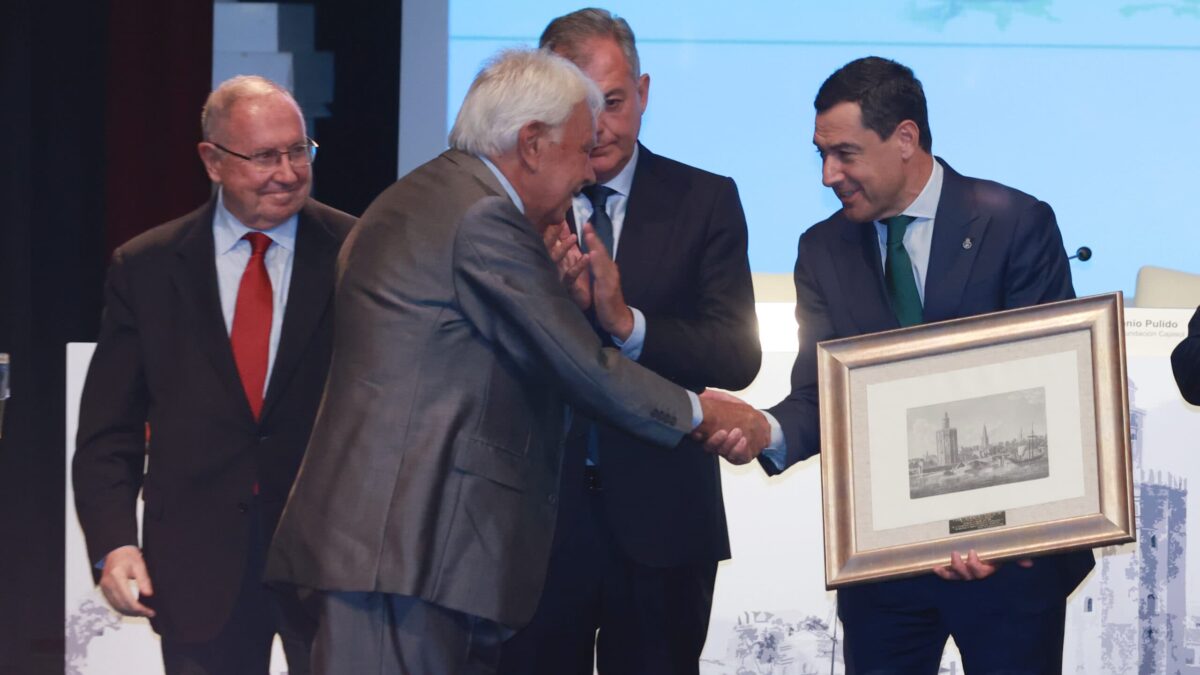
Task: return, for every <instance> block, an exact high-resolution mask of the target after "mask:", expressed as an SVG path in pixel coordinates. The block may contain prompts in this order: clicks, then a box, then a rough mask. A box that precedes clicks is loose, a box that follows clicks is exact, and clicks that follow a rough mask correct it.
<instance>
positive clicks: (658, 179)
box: [616, 145, 684, 304]
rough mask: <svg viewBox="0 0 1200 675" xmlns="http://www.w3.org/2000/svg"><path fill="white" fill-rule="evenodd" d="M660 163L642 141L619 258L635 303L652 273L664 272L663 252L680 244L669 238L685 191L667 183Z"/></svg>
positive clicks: (623, 280) (628, 292) (623, 281)
mask: <svg viewBox="0 0 1200 675" xmlns="http://www.w3.org/2000/svg"><path fill="white" fill-rule="evenodd" d="M658 166H659V159H658V157H657V156H656V155H655V154H654V153H652V152H650V151H649V150H647V149H646V146H644V145H639V146H638V163H637V166H636V167H634V170H633V182H632V183H631V184H630V188H629V201H628V202H627V203H626V204H625V220H624V222H622V224H621V238H620V239H619V240H618V242H617V258H616V262H617V267H618V268H619V269H620V270H621V287H622V289H624V291H625V294H626V299H628V300H629V301H630V302H631V303H633V304H636V303H637V289H640V288H651V287H652V284H653V283H654V279H653V278H652V277H653V276H654V275H657V274H659V273H660V272H661V270H660V268H659V266H660V264H661V262H662V253H661V252H662V251H664V250H668V249H670V248H671V247H673V246H674V245H676V242H672V241H667V240H665V238H669V237H670V236H671V234H672V227H671V224H672V220H673V219H674V218H675V217H676V215H677V214H678V213H680V212H681V206H680V205H679V199H680V198H681V195H682V194H683V192H684V191H683V190H681V189H673V188H672V187H671V186H669V185H667V183H666V181H665V179H664V178H663V176H662V175H661V174H660V172H659V171H658Z"/></svg>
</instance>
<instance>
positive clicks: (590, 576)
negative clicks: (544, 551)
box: [501, 9, 766, 675]
mask: <svg viewBox="0 0 1200 675" xmlns="http://www.w3.org/2000/svg"><path fill="white" fill-rule="evenodd" d="M540 42H541V46H542V47H543V48H546V49H550V50H553V51H554V52H556V53H558V54H560V55H562V56H565V57H566V58H568V59H570V60H571V61H572V62H574V63H575V64H576V65H577V66H579V67H580V69H581V70H583V71H584V73H585V74H587V75H588V76H589V77H590V78H591V79H592V80H593V81H594V82H595V83H596V84H597V85H599V87H600V90H601V92H602V93H603V94H604V108H603V109H602V111H601V112H600V115H599V116H598V118H597V124H596V126H597V141H596V147H595V148H594V149H593V150H592V153H591V165H592V168H593V169H594V170H595V173H596V184H595V185H592V186H589V187H587V188H584V190H583V193H582V194H580V195H579V196H577V197H576V198H575V200H574V203H573V205H572V208H570V209H568V212H567V214H565V215H566V216H567V218H568V219H569V220H570V221H571V222H572V224H573V225H579V224H582V223H585V222H591V223H592V225H593V227H594V229H595V230H596V233H597V234H598V235H599V236H600V238H601V240H603V241H604V244H605V246H606V247H607V248H608V249H609V250H610V251H612V253H613V256H614V258H615V260H616V263H617V266H618V267H619V268H620V271H621V289H622V291H623V294H624V300H625V301H627V302H628V309H626V312H625V318H626V321H625V322H623V323H622V324H620V325H618V326H617V327H616V329H615V330H613V331H612V332H608V331H602V333H604V334H603V335H602V338H603V339H605V340H606V341H608V342H611V343H614V344H616V345H617V346H619V347H620V348H621V350H622V352H623V353H625V354H626V355H627V356H629V357H630V358H633V359H634V360H636V361H637V362H638V363H639V364H640V365H642V366H644V367H646V368H649V369H650V370H652V371H654V372H656V373H658V374H659V375H661V376H663V377H665V378H667V379H669V380H671V381H672V382H675V383H676V384H679V385H681V386H683V387H685V388H688V389H691V390H693V391H701V390H703V389H704V388H705V387H722V388H726V389H741V388H744V387H745V386H747V385H749V384H750V382H751V380H753V379H754V376H755V375H756V374H757V372H758V366H759V362H760V360H761V350H760V347H759V342H758V331H757V320H756V318H755V313H754V291H753V287H752V285H751V277H750V265H749V262H748V258H747V254H746V239H747V236H746V219H745V216H744V214H743V213H742V205H741V201H740V200H739V198H738V192H737V187H736V185H734V182H733V180H732V179H730V178H726V177H724V176H718V175H714V174H711V173H708V172H706V171H702V170H700V169H697V168H694V167H691V166H687V165H685V164H682V163H680V162H676V161H674V160H671V159H667V158H666V157H661V156H659V155H656V154H654V153H652V152H651V151H650V150H648V149H647V148H646V147H645V146H643V145H641V144H640V143H639V142H638V132H639V131H640V128H641V118H642V113H643V112H644V111H645V109H646V103H647V100H648V95H649V88H650V77H649V75H647V74H645V73H643V72H641V68H640V64H639V62H638V55H637V47H636V45H635V42H634V36H633V31H632V30H631V29H630V27H629V25H628V23H626V22H625V20H624V19H621V18H619V17H615V16H613V15H612V14H610V13H609V12H607V11H605V10H602V9H584V10H579V11H576V12H572V13H571V14H567V15H565V16H562V17H559V18H557V19H555V20H554V21H552V22H551V23H550V24H549V25H548V26H547V27H546V30H545V31H544V32H543V33H542V37H541V41H540ZM762 433H763V435H764V436H765V434H766V427H765V424H764V425H763V429H762ZM746 459H747V460H748V459H749V457H747V458H746ZM561 482H562V486H561V495H562V498H561V500H560V503H559V516H558V518H559V521H558V522H559V524H558V527H557V529H556V530H555V539H554V543H553V549H552V553H551V559H550V567H549V571H548V573H547V579H546V586H545V588H544V590H543V593H542V597H541V601H540V603H539V605H538V609H537V612H536V614H535V615H534V618H533V620H532V622H531V623H530V625H529V626H527V627H526V628H524V629H523V630H522V631H520V632H518V633H517V635H516V636H515V637H514V638H512V639H511V640H509V641H508V642H507V643H506V644H505V649H504V657H503V661H502V668H501V672H505V673H511V674H519V675H534V674H538V673H546V674H547V675H574V674H578V675H590V674H591V673H592V669H593V665H592V664H593V662H595V664H596V666H597V667H598V669H599V671H600V673H602V674H603V673H616V674H617V675H638V674H646V675H682V674H687V673H696V672H697V669H698V667H699V658H700V652H701V650H702V649H703V647H704V640H705V636H706V634H707V630H708V617H709V610H710V607H711V604H712V592H713V585H714V583H715V579H716V572H717V563H718V561H720V560H723V559H725V558H728V557H729V553H730V552H729V535H728V532H727V529H726V524H725V509H724V503H723V502H722V499H721V481H720V471H719V466H718V462H717V458H716V455H710V454H707V453H705V452H703V451H702V449H701V447H700V446H699V444H698V443H697V442H695V441H693V440H691V439H684V441H683V442H682V443H681V445H680V446H679V447H677V448H674V449H673V450H672V451H671V452H662V451H661V450H659V451H655V448H654V447H653V446H652V445H650V444H649V443H648V442H647V441H644V440H641V439H638V438H636V437H634V436H633V435H631V434H629V433H626V432H625V431H622V430H621V429H619V428H617V427H616V426H615V425H612V424H607V423H603V422H593V421H592V420H590V419H586V418H583V417H582V416H578V417H577V418H576V420H575V424H574V425H573V427H572V436H571V439H570V442H569V443H568V446H567V449H566V451H565V453H564V456H563V463H562V474H561ZM597 631H599V635H598V637H597Z"/></svg>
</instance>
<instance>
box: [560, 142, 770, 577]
mask: <svg viewBox="0 0 1200 675" xmlns="http://www.w3.org/2000/svg"><path fill="white" fill-rule="evenodd" d="M617 265H618V267H620V270H621V290H622V291H623V292H624V294H625V300H626V302H628V303H629V304H630V305H631V306H633V307H636V308H637V309H638V310H639V311H641V312H642V313H643V314H644V315H645V317H646V342H645V344H644V347H643V349H642V354H641V356H640V358H639V359H638V363H639V364H641V365H642V366H645V367H646V368H649V369H650V370H653V371H654V372H656V373H658V374H659V375H662V376H663V377H665V378H667V379H669V380H671V381H672V382H675V383H676V384H679V385H680V386H682V387H686V388H688V389H691V390H693V391H697V392H699V391H702V390H703V389H704V388H706V387H717V388H721V389H733V390H737V389H743V388H745V387H747V386H749V384H750V382H751V381H752V380H753V379H754V376H755V375H756V374H757V373H758V367H759V364H760V363H761V361H762V350H761V347H760V343H759V339H758V319H757V317H756V315H755V311H754V288H753V285H752V283H751V277H750V262H749V260H748V258H747V254H746V216H745V214H744V213H743V212H742V203H741V200H740V199H739V198H738V192H737V186H736V185H735V184H734V182H733V180H732V179H729V178H726V177H723V176H717V175H715V174H711V173H708V172H707V171H701V170H700V169H696V168H693V167H690V166H688V165H686V164H681V163H679V162H676V161H674V160H671V159H667V158H666V157H660V156H658V155H655V154H654V153H652V152H650V151H649V150H647V149H646V147H645V146H641V147H640V148H639V150H638V163H637V167H636V168H635V169H634V174H633V185H632V187H631V189H630V195H629V203H628V205H627V207H626V211H625V222H624V225H623V227H622V229H621V238H620V241H619V242H618V245H617ZM599 438H600V448H599V456H600V464H601V474H602V475H603V481H604V486H605V494H604V505H605V509H606V511H607V513H608V518H609V523H610V525H611V526H612V527H611V529H612V532H613V533H614V536H615V537H616V539H617V541H618V542H620V545H621V547H622V549H623V550H624V551H625V552H626V553H627V554H628V555H629V556H630V557H631V558H633V559H634V560H636V561H638V562H640V563H642V564H645V565H654V566H673V565H682V564H687V563H696V562H707V561H716V560H723V559H725V558H728V557H729V534H728V530H727V528H726V523H725V505H724V502H723V501H722V498H721V475H720V466H719V464H718V460H717V457H716V456H715V455H712V454H708V453H705V452H704V451H703V450H702V449H701V448H700V447H699V444H697V443H696V442H695V441H693V440H691V439H690V438H688V439H686V440H684V442H683V443H682V444H681V445H680V447H679V448H678V450H677V451H675V452H671V453H664V452H661V451H659V452H656V451H655V450H654V448H652V447H651V446H649V444H647V443H645V442H644V441H640V440H638V439H637V438H635V437H633V436H631V435H630V434H628V433H625V432H623V431H621V430H620V429H618V428H616V427H614V426H612V425H609V424H601V425H600V428H599ZM575 447H578V448H581V449H584V448H585V444H577V445H576V446H575ZM566 462H567V463H566V464H565V466H566V467H568V468H567V469H566V471H565V472H564V480H571V479H575V478H577V477H578V474H579V472H580V471H581V467H582V466H583V463H584V459H583V457H582V456H575V457H568V459H567V460H566Z"/></svg>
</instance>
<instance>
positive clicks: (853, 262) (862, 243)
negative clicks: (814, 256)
mask: <svg viewBox="0 0 1200 675" xmlns="http://www.w3.org/2000/svg"><path fill="white" fill-rule="evenodd" d="M843 221H844V222H843V223H842V224H841V227H840V228H839V230H840V231H841V233H842V236H841V239H840V241H839V244H840V245H841V246H842V247H843V248H842V249H841V250H840V251H836V252H834V254H833V255H831V256H830V258H831V259H832V260H835V261H838V262H837V263H836V265H835V268H836V271H837V277H838V283H839V285H840V286H841V287H842V288H843V289H844V292H843V294H842V297H843V298H852V300H849V301H847V302H845V303H844V305H845V307H846V309H847V310H848V311H849V312H850V315H851V316H852V317H853V319H854V323H855V324H856V325H857V326H858V328H859V330H860V331H861V332H863V333H874V332H877V331H881V330H890V329H892V328H899V327H900V322H899V321H898V320H897V319H896V314H895V313H894V312H892V306H891V303H890V302H889V301H888V295H887V288H886V287H885V286H884V283H883V260H882V258H880V256H879V235H878V233H877V232H876V231H875V224H874V223H852V222H850V221H848V220H845V219H843Z"/></svg>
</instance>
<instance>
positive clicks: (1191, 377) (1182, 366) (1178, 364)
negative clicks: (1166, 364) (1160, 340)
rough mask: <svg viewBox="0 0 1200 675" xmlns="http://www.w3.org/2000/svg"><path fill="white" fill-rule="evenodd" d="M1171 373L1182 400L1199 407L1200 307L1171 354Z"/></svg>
mask: <svg viewBox="0 0 1200 675" xmlns="http://www.w3.org/2000/svg"><path fill="white" fill-rule="evenodd" d="M1171 372H1172V373H1174V374H1175V383H1176V384H1178V385H1179V393H1180V394H1183V399H1184V400H1185V401H1187V402H1188V403H1191V404H1192V405H1200V307H1197V308H1196V313H1195V314H1193V315H1192V320H1191V321H1189V322H1188V335H1187V337H1185V338H1184V339H1183V341H1182V342H1180V343H1179V344H1178V345H1176V346H1175V349H1174V351H1172V352H1171Z"/></svg>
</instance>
